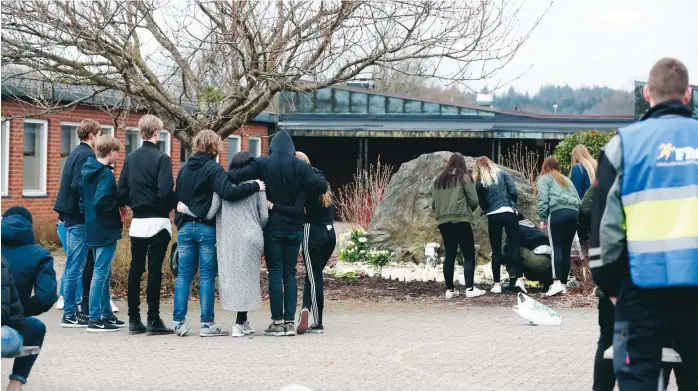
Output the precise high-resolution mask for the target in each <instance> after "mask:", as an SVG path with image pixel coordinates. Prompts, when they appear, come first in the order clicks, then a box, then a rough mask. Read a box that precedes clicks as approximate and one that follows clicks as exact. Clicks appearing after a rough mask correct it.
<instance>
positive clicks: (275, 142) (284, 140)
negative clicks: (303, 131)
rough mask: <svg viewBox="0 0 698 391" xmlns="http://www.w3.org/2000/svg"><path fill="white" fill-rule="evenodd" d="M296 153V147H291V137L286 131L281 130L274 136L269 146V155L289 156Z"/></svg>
mask: <svg viewBox="0 0 698 391" xmlns="http://www.w3.org/2000/svg"><path fill="white" fill-rule="evenodd" d="M295 153H296V147H295V146H294V145H293V140H292V139H291V135H290V134H288V132H287V131H285V130H282V131H280V132H278V133H276V134H275V135H274V137H272V139H271V144H269V154H270V155H272V154H280V155H291V156H294V155H295Z"/></svg>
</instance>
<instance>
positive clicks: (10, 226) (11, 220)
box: [1, 215, 36, 246]
mask: <svg viewBox="0 0 698 391" xmlns="http://www.w3.org/2000/svg"><path fill="white" fill-rule="evenodd" d="M1 224H2V245H3V246H26V245H30V244H35V243H36V240H35V239H34V227H33V226H32V223H30V222H29V220H27V219H26V218H24V217H22V216H20V215H12V216H8V217H4V218H3V219H2V223H1Z"/></svg>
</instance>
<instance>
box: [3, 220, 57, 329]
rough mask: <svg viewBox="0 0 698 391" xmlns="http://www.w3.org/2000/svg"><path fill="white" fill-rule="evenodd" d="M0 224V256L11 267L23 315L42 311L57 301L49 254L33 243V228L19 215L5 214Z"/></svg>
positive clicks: (36, 313) (54, 275) (54, 272)
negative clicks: (0, 242) (0, 254)
mask: <svg viewBox="0 0 698 391" xmlns="http://www.w3.org/2000/svg"><path fill="white" fill-rule="evenodd" d="M0 224H1V226H2V227H1V228H2V257H3V259H5V260H6V261H7V263H8V264H9V265H10V267H11V269H12V275H13V277H14V281H15V286H16V287H17V292H18V293H19V297H20V300H21V302H22V307H23V308H24V312H25V313H26V315H27V316H36V315H39V314H43V313H44V312H46V311H48V310H50V309H51V306H52V305H53V304H54V303H55V302H56V300H58V294H56V271H55V270H54V269H53V257H52V256H51V253H50V252H48V250H46V249H45V248H43V247H41V246H40V245H38V244H36V240H34V227H33V226H32V223H31V222H29V220H27V219H26V218H24V217H23V216H20V215H11V216H8V217H5V218H3V219H2V223H0ZM3 278H4V276H3ZM32 291H33V294H32Z"/></svg>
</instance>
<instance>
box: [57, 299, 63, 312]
mask: <svg viewBox="0 0 698 391" xmlns="http://www.w3.org/2000/svg"><path fill="white" fill-rule="evenodd" d="M63 304H64V302H63V296H60V297H59V298H58V301H57V302H56V309H57V310H62V309H63Z"/></svg>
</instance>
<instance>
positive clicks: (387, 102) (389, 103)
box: [279, 87, 496, 118]
mask: <svg viewBox="0 0 698 391" xmlns="http://www.w3.org/2000/svg"><path fill="white" fill-rule="evenodd" d="M279 98H280V99H279V106H280V112H281V113H282V114H294V113H297V114H340V115H341V114H369V115H390V116H393V115H397V116H400V115H410V116H420V115H425V116H426V115H428V116H434V115H438V116H466V117H481V118H483V117H494V116H495V114H496V113H495V112H493V111H486V110H478V109H473V108H468V107H462V106H454V105H447V104H442V103H437V102H429V101H421V100H416V99H409V98H401V97H394V96H390V95H382V94H379V93H365V92H360V91H354V90H349V89H343V88H332V87H328V88H323V89H320V90H317V91H314V92H295V91H283V92H281V94H280V96H279Z"/></svg>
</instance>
